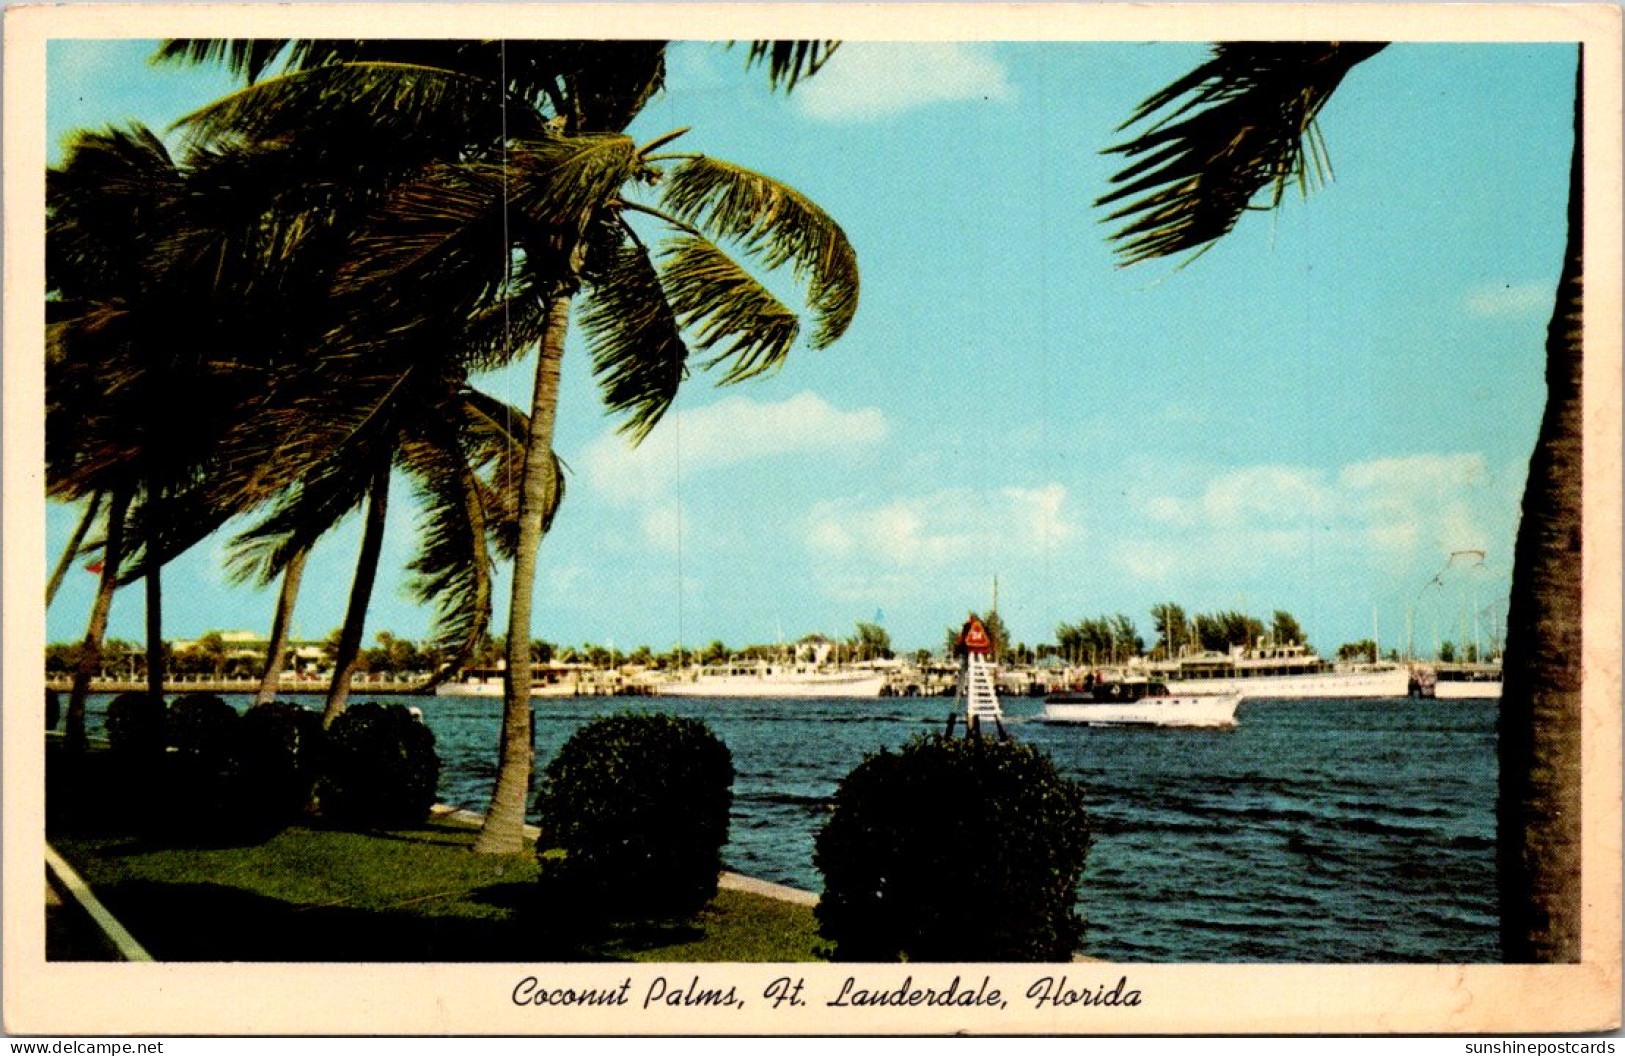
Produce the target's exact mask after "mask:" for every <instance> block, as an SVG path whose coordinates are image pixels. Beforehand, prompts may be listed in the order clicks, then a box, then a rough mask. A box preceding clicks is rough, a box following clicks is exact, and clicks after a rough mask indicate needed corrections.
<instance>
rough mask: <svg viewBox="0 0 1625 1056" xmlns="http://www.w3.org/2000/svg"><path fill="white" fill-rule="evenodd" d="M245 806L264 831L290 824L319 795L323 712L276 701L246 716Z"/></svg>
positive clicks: (259, 705)
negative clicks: (317, 784)
mask: <svg viewBox="0 0 1625 1056" xmlns="http://www.w3.org/2000/svg"><path fill="white" fill-rule="evenodd" d="M242 731H243V737H242V752H243V778H244V789H243V799H244V803H243V809H244V812H245V814H246V815H247V817H248V819H249V820H250V822H251V823H252V824H255V825H258V826H260V827H262V828H264V829H266V830H272V831H274V830H276V829H280V828H282V827H283V826H285V825H287V824H288V823H289V822H291V821H293V820H294V819H295V818H297V817H299V815H300V814H301V813H303V812H304V810H305V808H306V806H307V805H308V804H309V803H310V802H311V799H312V798H313V797H314V796H315V794H316V778H317V774H318V772H319V766H320V762H321V746H322V739H323V731H322V716H321V713H320V712H317V711H312V710H310V709H309V708H301V707H300V706H298V705H297V704H289V703H287V702H286V701H280V700H273V701H267V702H266V703H263V704H256V705H254V706H253V707H252V708H249V709H248V711H247V712H245V713H244V714H243V725H242Z"/></svg>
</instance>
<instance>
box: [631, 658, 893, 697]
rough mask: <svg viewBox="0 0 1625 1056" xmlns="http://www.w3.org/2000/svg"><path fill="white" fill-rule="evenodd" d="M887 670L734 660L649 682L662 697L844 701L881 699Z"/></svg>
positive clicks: (652, 689) (650, 686)
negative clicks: (864, 698) (823, 699)
mask: <svg viewBox="0 0 1625 1056" xmlns="http://www.w3.org/2000/svg"><path fill="white" fill-rule="evenodd" d="M885 685H886V675H885V673H884V672H878V671H871V670H868V669H865V668H846V667H824V666H820V665H816V664H799V663H770V662H768V661H765V660H758V661H735V662H733V663H730V664H713V665H710V666H707V667H703V668H699V669H691V670H689V671H687V672H685V673H684V674H681V675H678V676H677V677H675V678H671V679H666V680H662V681H658V682H650V683H648V686H649V689H650V691H651V692H653V693H654V695H655V696H658V697H716V698H732V697H755V698H762V697H790V698H795V699H812V698H826V699H841V698H848V697H878V696H880V691H881V690H882V689H883V688H885Z"/></svg>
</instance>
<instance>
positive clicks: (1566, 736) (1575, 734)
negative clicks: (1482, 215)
mask: <svg viewBox="0 0 1625 1056" xmlns="http://www.w3.org/2000/svg"><path fill="white" fill-rule="evenodd" d="M1583 74H1584V63H1583V61H1582V63H1581V69H1580V73H1579V74H1578V75H1577V77H1576V84H1575V93H1574V95H1575V100H1574V157H1573V159H1572V161H1571V163H1570V167H1569V209H1568V225H1569V229H1568V246H1567V248H1566V250H1565V253H1564V259H1563V272H1562V276H1561V277H1560V278H1559V280H1558V287H1557V304H1556V307H1555V310H1554V312H1553V314H1552V321H1551V325H1550V327H1549V328H1548V329H1547V333H1546V389H1547V395H1546V412H1545V416H1544V418H1543V419H1542V421H1541V425H1540V436H1539V438H1538V439H1537V440H1536V442H1535V453H1534V457H1533V458H1532V459H1531V460H1530V464H1529V480H1528V483H1527V484H1526V485H1525V487H1524V496H1523V517H1522V520H1521V521H1520V523H1519V525H1518V541H1517V551H1516V559H1515V562H1514V565H1513V569H1512V595H1511V599H1510V602H1509V604H1508V612H1507V645H1506V655H1505V658H1504V667H1505V680H1504V694H1503V696H1502V700H1501V711H1500V719H1499V726H1498V732H1499V739H1500V748H1499V756H1500V766H1501V776H1500V800H1499V803H1498V806H1497V825H1498V829H1499V831H1498V834H1497V838H1496V847H1497V857H1498V859H1499V860H1498V863H1497V865H1498V871H1499V874H1500V876H1499V879H1500V893H1501V952H1502V956H1503V958H1504V959H1505V960H1507V961H1509V962H1518V963H1523V962H1573V961H1578V960H1579V959H1580V912H1581V905H1582V903H1581V892H1580V801H1581V796H1580V786H1581V778H1582V775H1581V772H1580V762H1581V754H1580V748H1581V729H1580V684H1581V663H1580V661H1581V655H1582V654H1581V645H1582V635H1581V618H1582V615H1583V613H1582V597H1581V578H1582V577H1581V572H1582V569H1581V549H1580V544H1581V516H1582V512H1583V507H1582V492H1581V486H1582V480H1581V477H1582V472H1581V471H1582V452H1581V446H1582V439H1583V434H1584V420H1583V411H1584V407H1583V406H1582V403H1581V370H1582V366H1583V358H1584V347H1583V343H1582V336H1583V335H1582V332H1581V300H1582V293H1583V286H1584V283H1583V269H1582V266H1581V265H1582V247H1583V228H1584V209H1583V199H1584V194H1583V189H1584V183H1583V178H1582V164H1583V156H1584V144H1583V142H1582V135H1581V124H1582V120H1583V118H1582V105H1581V85H1580V81H1581V79H1582V78H1583Z"/></svg>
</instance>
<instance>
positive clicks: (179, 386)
mask: <svg viewBox="0 0 1625 1056" xmlns="http://www.w3.org/2000/svg"><path fill="white" fill-rule="evenodd" d="M181 180H182V177H181V173H180V170H179V169H178V167H177V166H176V165H175V164H174V162H173V161H172V159H171V158H170V156H169V153H168V151H167V150H166V149H165V148H164V146H163V144H162V143H161V142H159V140H158V139H157V137H156V136H154V135H152V133H150V132H149V131H147V130H146V129H143V128H139V127H137V128H133V129H130V130H108V131H105V132H95V133H81V134H80V135H79V136H78V137H76V139H75V140H74V141H73V142H72V143H70V144H69V148H68V151H67V153H66V157H65V160H64V161H63V163H62V164H61V165H60V166H58V167H56V168H54V169H51V170H49V171H48V173H47V177H46V207H47V216H48V223H47V238H46V262H47V263H46V267H47V286H48V288H49V290H50V292H51V299H50V300H49V301H48V303H47V313H48V314H47V319H48V327H47V350H46V376H47V406H46V444H47V450H46V486H47V491H48V493H49V494H50V495H52V496H53V497H55V498H59V499H64V500H67V501H75V500H78V499H80V498H85V497H88V496H91V495H96V494H102V493H106V494H109V495H111V496H112V497H113V501H112V503H111V509H110V511H109V518H108V531H107V539H106V542H105V543H104V547H103V558H102V567H103V578H102V582H101V584H100V586H99V589H98V592H97V599H96V602H95V603H94V604H93V606H92V612H91V619H90V627H89V629H88V630H87V634H86V642H85V651H84V652H85V656H84V661H85V664H86V665H93V663H94V661H95V658H96V654H97V653H98V651H99V649H100V639H101V636H102V634H104V633H105V629H106V617H107V608H108V606H109V604H110V602H111V597H112V590H113V588H114V586H115V585H116V584H117V582H118V580H119V578H120V576H121V575H123V574H128V570H127V569H126V567H125V566H126V564H127V563H128V562H130V561H131V560H133V558H134V555H133V554H131V553H130V548H128V546H127V535H128V534H130V533H129V531H128V529H129V528H130V527H131V526H136V527H137V532H136V534H140V535H141V536H142V538H143V543H144V544H145V543H150V542H151V541H152V531H153V528H154V526H155V525H157V524H159V523H160V520H161V518H160V515H159V513H158V508H159V507H161V505H162V502H163V499H162V496H163V494H164V492H165V490H166V488H167V487H169V486H170V482H171V481H172V480H175V479H178V478H179V477H181V476H182V475H184V474H186V473H187V472H189V470H190V468H191V467H193V466H195V464H196V461H197V459H196V457H195V456H194V455H192V454H189V452H192V451H196V450H197V449H198V447H197V441H198V440H199V439H200V437H199V436H198V435H196V434H195V433H194V434H193V435H189V436H184V437H183V436H182V435H181V432H180V426H179V424H178V421H177V419H176V417H175V415H176V414H177V412H180V411H181V408H184V407H186V406H187V405H188V404H189V403H192V402H194V401H197V400H200V399H201V400H207V401H211V402H210V403H207V404H205V406H214V404H213V403H212V401H213V400H214V399H215V398H217V397H218V396H219V395H220V393H219V392H217V391H216V387H215V386H214V385H213V382H214V381H215V380H216V379H215V378H214V376H213V375H211V373H210V372H208V371H207V370H205V369H203V366H202V364H200V363H198V362H197V360H196V355H195V353H196V350H197V348H198V347H199V342H198V341H197V340H196V337H197V334H198V332H199V330H200V329H201V328H198V329H192V328H182V327H180V326H177V325H176V324H175V322H174V320H175V319H184V318H186V316H184V315H177V314H176V312H175V308H176V303H175V299H174V292H175V291H174V290H173V289H172V288H169V287H168V286H167V285H166V283H165V281H164V277H165V276H167V275H169V274H170V269H169V268H168V267H167V264H166V262H167V261H168V260H169V259H171V257H170V255H171V254H172V253H173V252H174V250H175V247H176V245H177V243H178V242H179V235H178V233H177V232H176V230H175V228H174V222H175V217H176V213H177V207H178V203H179V202H180V200H181ZM182 366H191V367H194V368H196V369H193V370H186V369H179V370H177V369H174V368H176V367H182ZM198 418H200V419H204V420H203V421H200V422H199V425H200V426H201V428H200V430H199V431H204V430H207V428H208V425H207V418H208V416H207V415H206V414H200V415H198V416H196V418H195V419H194V420H196V419H198ZM206 446H207V445H206V443H205V444H204V445H203V447H205V448H206ZM70 549H71V548H70ZM157 575H158V573H157V566H156V565H154V566H153V567H152V568H151V569H150V570H148V575H147V577H146V578H147V582H148V591H147V610H148V611H147V626H148V642H147V649H148V668H149V672H148V685H149V691H150V692H153V693H154V694H155V695H157V694H161V693H162V689H163V681H162V679H163V666H162V663H161V657H162V648H163V642H162V634H161V631H160V627H161V617H160V609H159V600H158V579H157ZM87 688H88V679H87V678H85V677H76V679H75V683H74V690H73V693H72V696H71V697H70V701H69V705H68V730H69V740H70V743H73V744H78V743H81V741H82V736H81V734H82V731H81V730H80V724H81V723H82V716H83V707H84V694H85V692H86V690H87Z"/></svg>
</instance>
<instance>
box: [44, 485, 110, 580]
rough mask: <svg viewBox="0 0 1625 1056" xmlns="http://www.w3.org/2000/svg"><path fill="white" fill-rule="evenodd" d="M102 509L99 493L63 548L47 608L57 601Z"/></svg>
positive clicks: (54, 573) (52, 578) (91, 498)
mask: <svg viewBox="0 0 1625 1056" xmlns="http://www.w3.org/2000/svg"><path fill="white" fill-rule="evenodd" d="M101 509H102V493H101V492H99V491H98V492H96V493H95V494H94V495H92V496H91V497H90V504H89V505H87V506H86V507H85V515H84V516H83V517H81V518H79V527H77V528H75V529H74V530H73V538H72V539H69V540H68V545H67V546H65V547H63V548H62V557H61V558H60V559H58V561H57V563H56V570H55V571H54V572H52V573H51V582H50V583H48V584H46V586H45V607H46V608H50V607H51V602H52V601H54V600H56V592H57V591H58V590H59V589H61V587H62V580H63V579H64V578H65V577H66V576H67V574H68V569H70V568H72V567H73V562H74V559H75V558H77V557H78V556H79V548H80V547H81V546H83V545H85V534H86V533H87V532H89V531H90V526H91V525H92V524H94V523H95V522H96V515H97V514H98V513H100V512H101Z"/></svg>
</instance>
